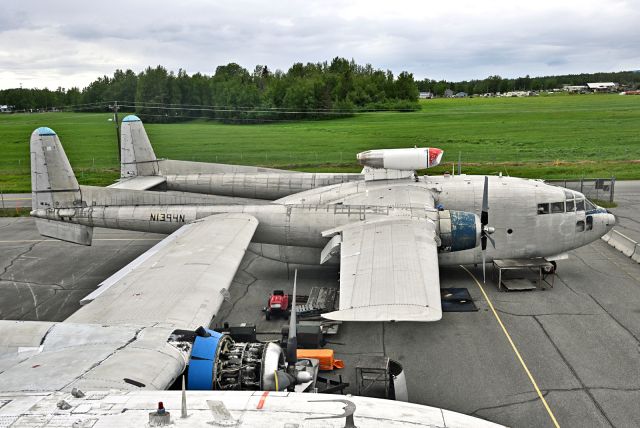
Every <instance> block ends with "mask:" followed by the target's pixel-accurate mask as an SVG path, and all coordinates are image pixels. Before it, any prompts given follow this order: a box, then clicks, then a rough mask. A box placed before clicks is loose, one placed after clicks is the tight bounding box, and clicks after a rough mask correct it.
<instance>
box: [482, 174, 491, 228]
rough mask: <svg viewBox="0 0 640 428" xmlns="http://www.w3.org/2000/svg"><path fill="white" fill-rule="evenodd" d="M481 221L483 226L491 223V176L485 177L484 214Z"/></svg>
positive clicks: (483, 192) (483, 191)
mask: <svg viewBox="0 0 640 428" xmlns="http://www.w3.org/2000/svg"><path fill="white" fill-rule="evenodd" d="M480 223H481V224H482V225H483V226H486V225H487V224H489V177H487V176H485V177H484V189H483V190H482V214H481V216H480Z"/></svg>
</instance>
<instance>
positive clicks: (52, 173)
mask: <svg viewBox="0 0 640 428" xmlns="http://www.w3.org/2000/svg"><path fill="white" fill-rule="evenodd" d="M31 192H32V193H31V198H32V207H33V209H34V210H36V209H50V208H74V207H80V206H82V195H81V194H80V186H79V185H78V180H76V176H75V175H74V174H73V170H72V169H71V165H70V164H69V159H67V155H66V154H65V152H64V149H63V148H62V144H60V140H59V139H58V135H56V133H55V132H54V131H53V130H52V129H51V128H46V127H42V128H38V129H36V130H35V131H33V133H32V134H31Z"/></svg>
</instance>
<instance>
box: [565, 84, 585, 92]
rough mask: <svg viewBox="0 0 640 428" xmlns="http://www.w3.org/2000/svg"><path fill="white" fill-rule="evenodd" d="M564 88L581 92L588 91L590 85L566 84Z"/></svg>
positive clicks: (568, 90)
mask: <svg viewBox="0 0 640 428" xmlns="http://www.w3.org/2000/svg"><path fill="white" fill-rule="evenodd" d="M562 90H563V91H567V92H575V93H579V92H587V91H588V90H589V87H588V86H587V85H564V86H563V87H562Z"/></svg>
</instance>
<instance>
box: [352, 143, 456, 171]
mask: <svg viewBox="0 0 640 428" xmlns="http://www.w3.org/2000/svg"><path fill="white" fill-rule="evenodd" d="M443 153H444V152H443V151H442V150H441V149H436V148H434V147H420V148H414V149H381V150H367V151H366V152H361V153H358V155H357V157H358V163H359V164H360V165H362V166H368V167H371V168H386V169H398V170H402V171H415V170H417V169H425V168H431V167H434V166H436V165H438V164H439V163H440V160H441V159H442V154H443Z"/></svg>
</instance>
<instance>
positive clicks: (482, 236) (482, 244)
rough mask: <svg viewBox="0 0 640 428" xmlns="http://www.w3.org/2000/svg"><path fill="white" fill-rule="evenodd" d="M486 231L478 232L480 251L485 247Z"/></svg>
mask: <svg viewBox="0 0 640 428" xmlns="http://www.w3.org/2000/svg"><path fill="white" fill-rule="evenodd" d="M487 238H488V236H487V233H486V232H485V231H484V230H483V231H482V233H481V234H480V249H481V250H482V251H484V250H486V249H487Z"/></svg>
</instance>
